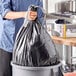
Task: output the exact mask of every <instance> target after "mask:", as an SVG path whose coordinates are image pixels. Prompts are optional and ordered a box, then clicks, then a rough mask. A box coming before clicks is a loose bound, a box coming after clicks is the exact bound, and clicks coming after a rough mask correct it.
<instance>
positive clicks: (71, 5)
mask: <svg viewBox="0 0 76 76" xmlns="http://www.w3.org/2000/svg"><path fill="white" fill-rule="evenodd" d="M55 9H56V12H61V13H64V12H70V11H72V12H76V1H75V0H68V1H61V2H58V3H56V5H55Z"/></svg>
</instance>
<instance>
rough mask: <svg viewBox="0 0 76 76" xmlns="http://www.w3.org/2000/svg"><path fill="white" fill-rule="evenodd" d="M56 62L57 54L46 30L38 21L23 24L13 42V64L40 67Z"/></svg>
mask: <svg viewBox="0 0 76 76" xmlns="http://www.w3.org/2000/svg"><path fill="white" fill-rule="evenodd" d="M25 26H27V27H25ZM58 62H59V59H58V53H57V51H56V48H55V45H54V43H53V41H52V39H51V37H50V35H49V34H48V33H47V31H46V29H45V28H44V27H43V26H42V25H41V24H40V22H39V21H38V20H35V21H26V22H24V24H23V26H22V27H21V29H20V30H19V32H18V34H17V37H16V40H15V46H14V50H13V63H15V64H18V65H22V66H35V67H40V66H50V65H55V64H57V63H58Z"/></svg>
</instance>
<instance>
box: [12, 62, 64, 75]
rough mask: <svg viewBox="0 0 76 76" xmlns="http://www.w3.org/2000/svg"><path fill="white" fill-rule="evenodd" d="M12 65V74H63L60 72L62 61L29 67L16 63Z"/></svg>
mask: <svg viewBox="0 0 76 76" xmlns="http://www.w3.org/2000/svg"><path fill="white" fill-rule="evenodd" d="M11 65H12V76H63V74H61V73H62V72H61V73H60V71H61V70H60V69H61V65H62V64H61V63H59V64H57V65H54V66H47V67H27V66H19V65H16V64H13V62H11Z"/></svg>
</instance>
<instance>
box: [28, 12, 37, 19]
mask: <svg viewBox="0 0 76 76" xmlns="http://www.w3.org/2000/svg"><path fill="white" fill-rule="evenodd" d="M27 13H28V14H27V18H28V20H35V19H36V18H37V12H35V11H28V12H27Z"/></svg>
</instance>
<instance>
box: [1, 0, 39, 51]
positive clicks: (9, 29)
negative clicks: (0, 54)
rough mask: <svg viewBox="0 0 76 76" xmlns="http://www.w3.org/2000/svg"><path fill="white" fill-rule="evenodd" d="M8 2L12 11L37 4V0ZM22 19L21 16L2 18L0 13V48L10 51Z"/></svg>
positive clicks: (26, 8)
mask: <svg viewBox="0 0 76 76" xmlns="http://www.w3.org/2000/svg"><path fill="white" fill-rule="evenodd" d="M10 3H11V5H12V8H11V9H12V11H17V12H18V11H27V10H28V7H29V6H30V5H38V0H10ZM23 21H24V19H23V18H20V19H15V20H8V19H5V20H3V19H2V17H1V15H0V48H3V49H4V50H7V51H9V52H12V49H13V45H14V40H15V37H16V34H17V32H18V30H19V29H20V27H21V26H22V24H23ZM15 29H16V30H15ZM13 38H14V40H13Z"/></svg>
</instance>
